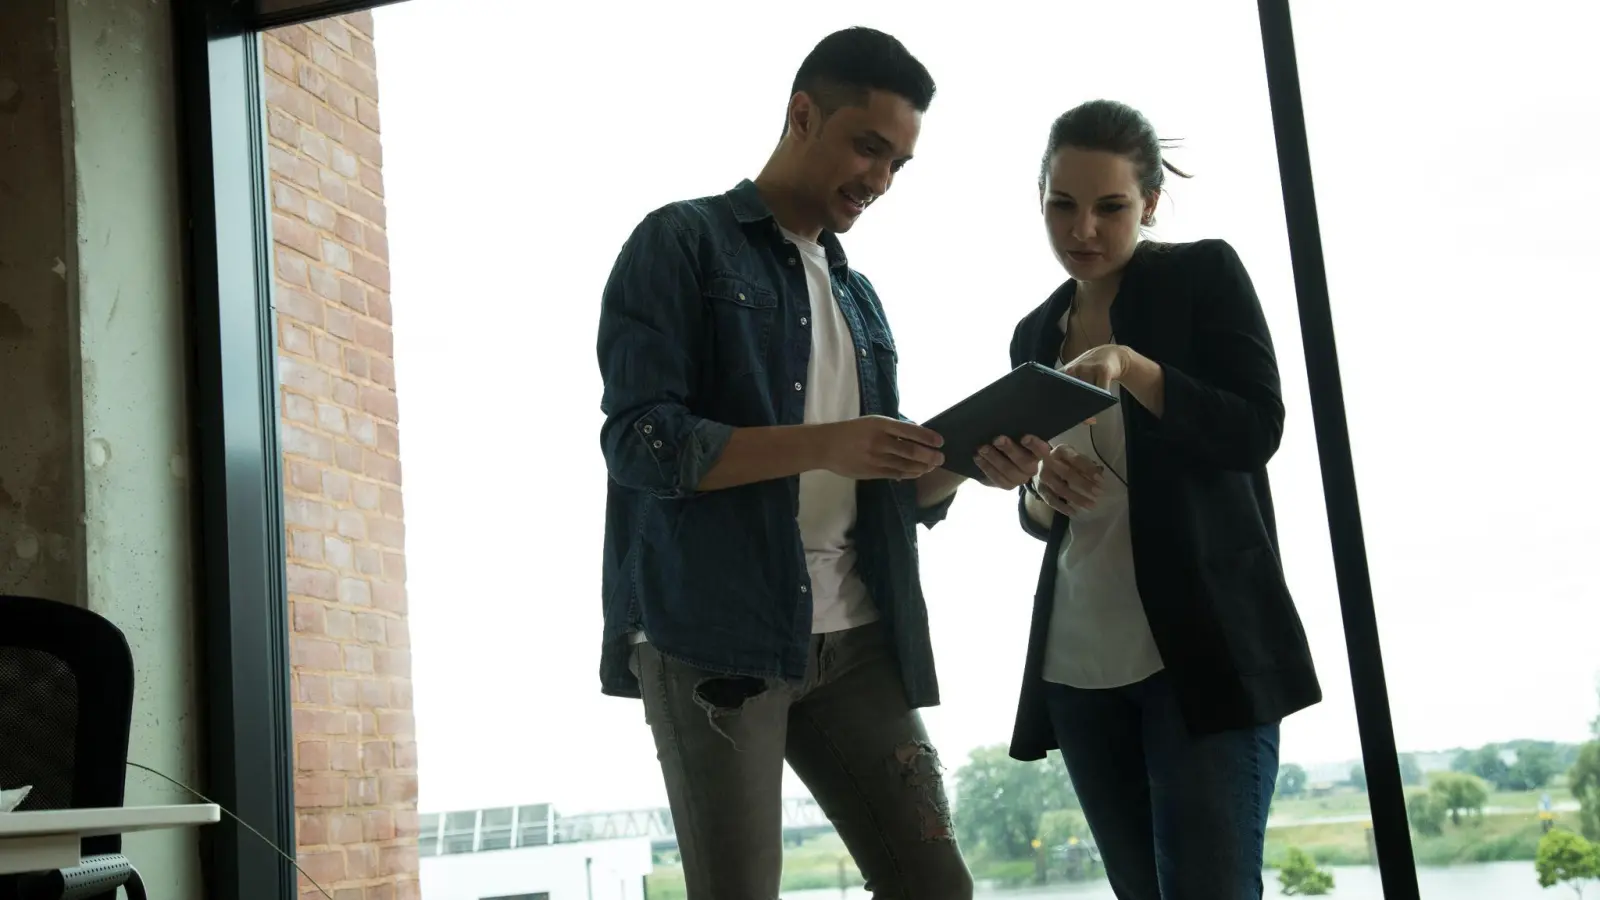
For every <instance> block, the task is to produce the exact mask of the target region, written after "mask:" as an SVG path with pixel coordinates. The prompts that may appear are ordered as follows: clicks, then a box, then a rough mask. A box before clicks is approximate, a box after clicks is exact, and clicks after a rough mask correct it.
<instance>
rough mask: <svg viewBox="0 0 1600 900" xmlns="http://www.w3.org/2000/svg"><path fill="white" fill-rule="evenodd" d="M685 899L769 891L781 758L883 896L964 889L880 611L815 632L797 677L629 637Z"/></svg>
mask: <svg viewBox="0 0 1600 900" xmlns="http://www.w3.org/2000/svg"><path fill="white" fill-rule="evenodd" d="M634 666H635V667H636V669H637V671H638V675H639V681H640V685H641V687H642V688H643V693H644V707H645V719H646V721H648V722H649V724H650V729H651V731H652V732H653V734H654V735H655V741H656V755H657V757H658V758H659V759H660V760H661V771H662V774H663V775H664V776H665V778H666V783H667V797H668V799H669V801H670V803H671V805H672V820H673V825H674V827H675V829H676V831H677V834H678V847H679V850H680V851H681V853H682V857H683V869H684V880H685V882H686V887H687V889H688V897H689V900H776V898H777V896H778V883H779V879H780V877H781V875H782V872H783V795H782V791H783V764H784V761H785V760H787V761H788V763H789V765H790V767H792V768H793V769H794V771H795V774H796V775H799V776H800V779H801V780H802V781H804V782H805V784H806V787H807V788H809V789H810V791H811V795H812V796H813V797H815V798H816V801H817V803H818V805H819V806H821V808H822V810H823V812H824V813H826V814H827V816H828V818H829V820H831V821H832V822H833V825H834V827H835V828H836V829H837V830H838V832H839V836H840V837H841V838H843V839H844V843H845V846H846V847H847V848H849V850H850V855H851V856H853V857H854V858H855V861H856V866H857V867H858V868H859V869H860V870H861V874H862V875H863V876H864V877H865V879H866V882H867V890H868V891H870V892H871V893H872V896H873V897H875V898H879V900H887V898H896V900H899V898H916V900H970V898H971V897H972V877H971V875H970V874H969V873H968V871H967V867H966V864H965V863H964V862H963V861H962V859H961V852H960V849H959V848H958V847H957V845H956V840H955V833H954V831H953V830H952V828H951V825H950V807H949V804H948V803H947V801H946V799H945V792H944V784H943V781H942V780H941V778H940V764H939V758H938V756H937V754H936V753H935V752H934V750H933V747H932V745H931V744H929V743H928V734H927V731H926V730H924V728H923V727H922V718H921V717H920V716H919V715H918V714H917V712H916V710H913V709H911V708H910V706H909V705H908V704H907V703H906V699H905V691H904V689H903V688H902V687H901V683H900V673H899V668H898V666H897V665H896V664H895V658H894V650H893V648H892V647H891V646H890V644H889V640H888V635H887V634H886V633H885V632H884V630H883V627H882V625H881V624H874V625H867V626H864V627H861V628H855V629H851V630H849V631H842V632H837V633H834V634H825V635H816V636H813V637H812V639H811V660H810V665H809V666H808V667H807V672H806V679H805V681H804V683H802V684H800V685H790V684H786V683H784V682H781V681H779V682H766V681H762V680H761V679H756V678H745V677H739V676H722V675H717V674H713V673H708V672H703V671H700V670H698V669H695V668H693V667H691V666H688V665H686V664H684V663H681V662H679V661H677V660H673V659H669V658H667V657H664V656H662V655H661V653H660V652H658V651H657V650H656V649H655V648H654V647H652V646H651V645H649V644H639V645H638V646H637V647H636V648H635V657H634Z"/></svg>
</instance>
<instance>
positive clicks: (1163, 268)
mask: <svg viewBox="0 0 1600 900" xmlns="http://www.w3.org/2000/svg"><path fill="white" fill-rule="evenodd" d="M1074 287H1075V282H1072V281H1068V282H1067V283H1066V284H1064V285H1062V286H1061V287H1060V288H1059V289H1058V290H1057V291H1056V292H1055V293H1054V294H1052V295H1051V296H1050V298H1049V299H1048V300H1046V301H1045V302H1044V303H1043V304H1042V305H1041V306H1039V307H1038V308H1037V309H1035V310H1034V311H1033V312H1031V313H1029V314H1028V315H1027V317H1026V318H1024V319H1023V320H1022V321H1021V322H1020V323H1018V325H1017V330H1016V334H1015V336H1014V337H1013V338H1012V341H1011V365H1012V366H1013V367H1015V366H1018V365H1021V364H1022V363H1024V362H1029V361H1032V362H1039V363H1043V364H1045V365H1050V366H1053V365H1055V363H1056V354H1057V351H1058V349H1059V347H1060V343H1061V337H1062V335H1061V331H1060V328H1059V327H1058V323H1059V322H1060V320H1061V317H1062V315H1063V314H1064V313H1065V312H1066V311H1067V310H1068V309H1069V308H1070V307H1071V304H1072V296H1073V291H1074ZM1111 325H1112V329H1113V331H1114V333H1115V337H1116V342H1117V343H1119V344H1123V345H1125V346H1128V347H1131V348H1132V349H1134V350H1136V351H1138V352H1139V353H1140V354H1142V355H1144V356H1146V357H1148V358H1149V359H1151V360H1154V361H1155V362H1156V363H1158V364H1159V365H1160V366H1161V369H1162V372H1163V374H1164V378H1165V399H1164V406H1165V409H1164V411H1163V413H1162V415H1161V416H1160V417H1157V416H1155V415H1153V414H1152V413H1151V412H1150V411H1149V410H1147V409H1145V408H1144V407H1143V406H1140V405H1139V402H1138V401H1137V400H1135V399H1133V396H1132V395H1131V394H1129V393H1128V392H1127V391H1126V390H1123V391H1122V407H1123V413H1124V421H1125V423H1126V431H1127V456H1126V459H1127V466H1128V471H1127V473H1125V474H1126V475H1127V478H1128V507H1129V528H1130V531H1131V532H1132V536H1133V560H1134V575H1135V579H1136V581H1137V584H1138V586H1139V597H1140V599H1141V600H1142V601H1143V602H1144V609H1145V614H1146V617H1147V618H1148V619H1149V621H1150V630H1151V632H1152V633H1153V634H1154V636H1155V641H1156V647H1157V648H1158V649H1159V650H1160V651H1161V659H1162V661H1163V662H1164V663H1165V664H1166V670H1167V672H1168V673H1169V674H1170V676H1171V678H1172V683H1173V685H1174V687H1175V688H1176V690H1177V692H1178V700H1179V705H1180V708H1181V709H1182V711H1183V716H1184V719H1185V720H1186V722H1187V724H1188V726H1189V728H1190V730H1191V731H1192V732H1194V733H1196V734H1206V733H1214V732H1218V731H1225V730H1228V729H1233V728H1242V727H1249V726H1254V725H1262V724H1266V723H1270V722H1276V721H1278V720H1280V719H1282V718H1284V717H1285V716H1287V715H1289V714H1290V713H1293V712H1295V711H1297V710H1300V709H1304V708H1305V707H1307V706H1310V705H1312V704H1313V703H1317V702H1318V701H1320V700H1321V699H1322V689H1321V687H1320V686H1319V685H1318V683H1317V675H1316V671H1315V669H1314V668H1313V667H1312V663H1311V651H1310V648H1309V647H1308V645H1307V644H1306V635H1305V630H1304V628H1302V627H1301V624H1300V616H1299V614H1298V613H1297V612H1296V611H1295V607H1294V601H1293V600H1291V599H1290V597H1289V589H1288V587H1287V585H1286V584H1285V583H1284V578H1283V570H1282V567H1281V565H1280V564H1279V560H1278V536H1277V527H1276V524H1275V523H1274V521H1273V514H1272V493H1271V490H1270V489H1269V488H1268V486H1267V460H1269V459H1271V458H1272V454H1273V453H1274V452H1276V451H1277V449H1278V442H1279V440H1280V439H1281V438H1282V436H1283V396H1282V391H1281V389H1280V387H1279V383H1278V364H1277V360H1276V358H1275V356H1274V354H1273V349H1272V337H1271V335H1270V334H1269V333H1268V331H1267V322H1266V319H1265V317H1264V316H1263V315H1262V312H1261V303H1260V301H1259V300H1258V299H1257V298H1256V292H1255V288H1254V287H1253V286H1252V285H1251V283H1250V276H1249V273H1247V272H1246V271H1245V268H1244V264H1243V263H1242V262H1241V261H1240V260H1239V256H1238V254H1237V253H1235V252H1234V250H1233V248H1232V247H1230V246H1228V244H1227V243H1226V242H1224V241H1220V240H1205V241H1198V242H1196V243H1192V244H1155V243H1151V242H1148V241H1147V242H1145V243H1143V244H1141V245H1140V246H1139V248H1138V250H1137V251H1135V253H1134V255H1133V258H1132V260H1130V261H1129V263H1128V267H1127V269H1126V270H1125V271H1124V272H1123V277H1122V283H1121V286H1120V288H1119V290H1118V293H1117V299H1116V302H1115V303H1113V304H1112V306H1111ZM1040 437H1044V438H1046V439H1048V438H1050V437H1052V435H1040ZM1026 499H1027V498H1026V494H1024V495H1023V500H1024V501H1026ZM1019 510H1020V512H1021V516H1022V527H1023V529H1024V530H1025V531H1027V532H1028V533H1029V534H1032V535H1033V536H1035V537H1037V538H1039V539H1040V540H1043V541H1045V544H1046V549H1045V554H1044V562H1043V564H1042V565H1041V566H1040V567H1039V586H1038V590H1037V592H1036V593H1035V594H1034V598H1033V630H1032V633H1031V634H1030V636H1029V638H1028V655H1027V662H1026V666H1025V668H1024V671H1023V680H1022V698H1021V702H1020V703H1019V705H1018V709H1017V722H1016V729H1015V731H1014V733H1013V735H1012V738H1011V755H1012V756H1013V757H1015V758H1017V759H1021V760H1032V759H1039V758H1041V757H1043V756H1044V755H1045V753H1046V751H1048V750H1052V749H1054V748H1055V747H1056V737H1055V734H1054V732H1053V730H1052V729H1051V725H1050V719H1049V716H1048V714H1047V712H1046V709H1045V702H1044V687H1045V683H1044V681H1043V679H1042V676H1041V670H1042V667H1043V664H1044V650H1045V640H1046V636H1047V635H1048V634H1049V625H1050V612H1051V609H1052V607H1053V605H1054V602H1055V578H1056V556H1057V554H1058V553H1059V552H1060V550H1061V541H1062V539H1063V538H1064V537H1065V535H1066V530H1067V519H1066V517H1065V516H1060V515H1058V516H1056V518H1055V523H1054V526H1053V527H1052V528H1050V529H1048V530H1046V529H1041V528H1039V527H1038V526H1037V525H1035V524H1034V522H1033V521H1032V520H1031V519H1029V518H1028V514H1027V510H1026V507H1025V505H1023V506H1020V507H1019Z"/></svg>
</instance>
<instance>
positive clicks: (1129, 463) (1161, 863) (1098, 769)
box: [985, 101, 1321, 900]
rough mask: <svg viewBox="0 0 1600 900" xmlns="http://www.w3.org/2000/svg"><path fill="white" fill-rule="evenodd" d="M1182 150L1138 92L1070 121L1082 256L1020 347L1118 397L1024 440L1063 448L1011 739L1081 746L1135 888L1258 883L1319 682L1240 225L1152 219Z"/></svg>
mask: <svg viewBox="0 0 1600 900" xmlns="http://www.w3.org/2000/svg"><path fill="white" fill-rule="evenodd" d="M1167 171H1170V172H1173V173H1174V174H1177V175H1180V176H1183V173H1182V172H1180V171H1178V170H1177V169H1176V168H1173V167H1172V166H1171V165H1169V164H1166V163H1164V162H1163V160H1162V158H1161V144H1160V142H1159V141H1158V140H1157V138H1156V135H1155V132H1154V130H1153V129H1152V128H1151V126H1150V123H1149V122H1148V121H1146V120H1145V118H1144V117H1143V116H1142V115H1140V114H1139V113H1138V112H1137V111H1136V110H1133V109H1131V108H1129V107H1127V106H1125V105H1123V104H1120V103H1114V102H1109V101H1096V102H1092V103H1086V104H1084V105H1082V106H1079V107H1077V108H1076V109H1073V110H1072V111H1070V112H1068V113H1066V114H1065V115H1063V116H1062V117H1061V118H1059V119H1057V120H1056V122H1055V125H1054V126H1053V127H1052V128H1051V130H1050V141H1049V145H1048V148H1047V150H1046V153H1045V156H1044V160H1043V163H1042V165H1041V169H1040V174H1039V196H1040V202H1041V207H1042V210H1043V213H1044V222H1045V228H1046V230H1047V231H1048V232H1049V236H1050V243H1051V245H1052V246H1053V247H1054V249H1055V253H1056V256H1057V258H1059V259H1060V261H1061V264H1062V266H1063V267H1064V268H1065V269H1066V270H1067V274H1068V276H1070V277H1069V279H1068V281H1067V282H1066V284H1064V285H1062V286H1061V288H1060V289H1059V290H1057V291H1056V292H1055V293H1054V294H1052V295H1051V296H1050V298H1049V299H1048V300H1046V301H1045V302H1044V303H1043V304H1042V305H1040V306H1039V307H1038V308H1037V309H1035V310H1034V311H1033V312H1031V313H1029V314H1028V315H1027V317H1025V318H1024V319H1023V320H1022V321H1021V323H1019V324H1018V325H1017V329H1016V334H1015V336H1014V338H1013V339H1012V342H1011V364H1012V365H1013V366H1016V365H1020V364H1022V363H1024V362H1028V361H1035V362H1040V363H1044V364H1047V365H1055V366H1059V367H1061V368H1062V370H1063V371H1065V372H1067V373H1068V374H1071V375H1075V376H1077V377H1079V378H1082V379H1084V380H1086V381H1091V382H1094V383H1096V384H1099V385H1101V386H1102V387H1106V388H1109V389H1112V390H1115V391H1117V392H1118V394H1119V396H1120V399H1121V402H1120V403H1119V404H1118V405H1116V406H1114V407H1112V408H1111V409H1110V410H1108V411H1106V412H1104V413H1102V414H1100V415H1099V416H1097V417H1096V419H1095V420H1094V421H1093V422H1092V423H1086V424H1084V425H1079V426H1078V427H1076V428H1074V429H1072V430H1071V431H1068V432H1067V433H1065V434H1063V435H1060V436H1058V437H1057V438H1056V439H1055V440H1053V441H1051V442H1050V443H1049V444H1045V443H1044V442H1042V441H1040V440H1038V439H1037V438H1029V439H1027V440H1026V441H1025V442H1024V443H1025V444H1026V446H1027V449H1028V450H1030V451H1031V452H1032V453H1033V454H1035V455H1037V456H1039V457H1042V458H1043V460H1044V462H1043V465H1042V466H1040V468H1039V471H1038V474H1037V475H1036V476H1035V477H1034V478H1033V479H1032V480H1031V481H1030V482H1028V483H1027V485H1026V487H1025V488H1024V490H1023V491H1022V498H1023V499H1022V504H1021V518H1022V527H1023V529H1024V530H1025V531H1027V532H1028V533H1029V534H1032V535H1033V536H1035V537H1037V538H1039V539H1040V540H1043V541H1045V543H1046V551H1045V559H1044V565H1043V566H1042V568H1041V571H1040V574H1039V587H1038V592H1037V594H1036V595H1035V597H1034V615H1033V633H1032V636H1031V638H1030V640H1029V644H1028V656H1027V668H1026V673H1025V677H1024V682H1023V686H1022V698H1021V704H1020V708H1019V710H1018V712H1017V724H1016V731H1015V734H1014V736H1013V739H1012V745H1011V754H1012V756H1014V757H1016V758H1017V759H1022V760H1033V759H1039V758H1042V757H1043V756H1044V755H1045V752H1046V751H1047V750H1050V749H1052V748H1055V747H1060V749H1061V751H1062V756H1063V757H1064V758H1065V760H1066V764H1067V769H1068V772H1069V773H1070V774H1071V776H1072V781H1073V784H1074V785H1075V786H1076V788H1077V791H1078V796H1079V799H1080V800H1081V802H1082V804H1083V812H1084V815H1085V817H1086V818H1087V819H1088V823H1089V827H1090V829H1091V830H1092V831H1093V832H1094V836H1095V841H1096V843H1097V844H1098V845H1099V848H1100V853H1101V856H1102V858H1103V859H1104V861H1105V866H1106V871H1107V874H1108V875H1109V876H1110V879H1111V883H1112V886H1113V888H1114V889H1115V891H1116V894H1117V896H1118V897H1119V898H1123V900H1147V898H1148V900H1156V898H1163V900H1174V898H1190V897H1195V898H1199V897H1204V898H1207V900H1223V898H1225V900H1233V898H1243V897H1252V898H1259V897H1260V896H1261V891H1262V883H1261V856H1262V841H1263V836H1264V833H1265V831H1266V820H1267V809H1268V806H1269V804H1270V803H1271V801H1272V794H1273V788H1274V782H1275V781H1276V778H1277V770H1278V723H1279V721H1280V720H1281V719H1282V718H1283V717H1284V716H1287V715H1289V714H1290V713H1293V712H1295V711H1297V710H1300V709H1303V708H1305V707H1307V706H1309V705H1311V704H1313V703H1316V702H1318V701H1319V700H1320V699H1321V689H1320V688H1319V687H1318V684H1317V677H1316V673H1315V671H1314V670H1313V668H1312V663H1311V654H1310V650H1309V648H1308V647H1307V644H1306V638H1305V632H1304V630H1303V629H1302V628H1301V625H1300V619H1299V616H1298V614H1297V613H1296V612H1295V608H1294V603H1293V601H1292V600H1291V599H1290V597H1289V592H1288V589H1287V587H1286V586H1285V584H1284V578H1283V573H1282V570H1281V568H1280V565H1279V561H1278V553H1277V535H1276V530H1275V526H1274V522H1273V513H1272V496H1271V493H1270V491H1269V490H1268V486H1267V472H1266V465H1267V460H1268V459H1270V458H1271V457H1272V454H1273V452H1274V451H1276V450H1277V448H1278V441H1279V439H1280V438H1281V436H1282V434H1283V399H1282V397H1281V394H1280V390H1279V383H1278V368H1277V362H1276V360H1275V358H1274V356H1273V350H1272V340H1271V337H1270V335H1269V334H1268V332H1267V323H1266V321H1265V319H1264V318H1263V316H1262V312H1261V306H1260V303H1259V301H1258V300H1257V299H1256V295H1255V291H1254V289H1253V288H1252V286H1251V283H1250V277H1249V275H1248V274H1247V273H1246V272H1245V269H1244V266H1243V265H1242V264H1241V262H1240V261H1239V257H1238V255H1237V254H1235V253H1234V251H1233V249H1232V248H1231V247H1229V246H1228V245H1227V244H1226V243H1224V242H1222V241H1220V240H1206V241H1199V242H1196V243H1193V244H1157V243H1154V242H1150V241H1141V230H1142V229H1143V228H1144V227H1145V226H1148V225H1150V224H1151V222H1152V221H1153V217H1154V214H1155V210H1156V205H1157V203H1158V202H1159V201H1160V199H1161V196H1162V182H1163V178H1164V176H1165V172H1167ZM1184 177H1187V176H1184ZM985 452H986V453H989V454H991V459H990V460H989V462H990V464H991V468H993V470H994V474H992V475H991V476H990V477H991V480H997V481H1007V480H1010V476H1012V475H1014V474H1015V473H1013V472H1011V471H1010V470H1011V469H1012V468H1015V466H1013V465H1012V464H1011V461H1010V460H1009V459H1005V458H995V457H993V453H994V451H993V450H986V451H985ZM1018 461H1019V462H1022V463H1025V462H1026V457H1025V456H1020V455H1019V456H1018Z"/></svg>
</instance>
